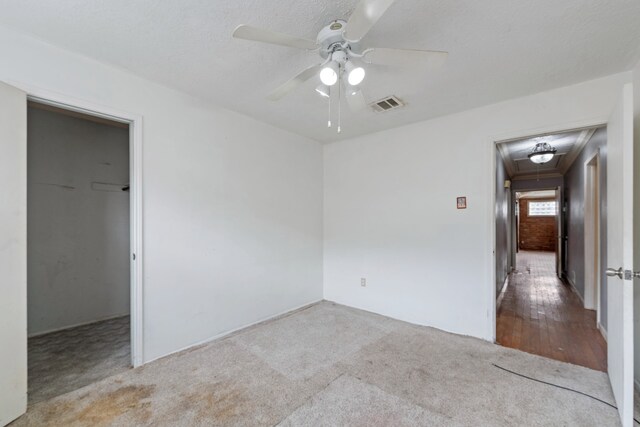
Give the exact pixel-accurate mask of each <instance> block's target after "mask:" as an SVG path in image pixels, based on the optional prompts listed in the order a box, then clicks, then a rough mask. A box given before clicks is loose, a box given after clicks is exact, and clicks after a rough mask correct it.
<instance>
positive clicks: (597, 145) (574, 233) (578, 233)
mask: <svg viewBox="0 0 640 427" xmlns="http://www.w3.org/2000/svg"><path fill="white" fill-rule="evenodd" d="M598 150H600V235H601V240H600V261H601V262H600V272H601V278H600V307H601V312H600V320H601V323H602V326H604V328H605V329H606V326H607V325H606V322H607V280H606V279H607V278H606V275H605V273H604V272H605V270H606V268H607V209H606V206H607V130H606V128H602V129H598V130H597V131H596V132H595V133H594V134H593V136H592V137H591V140H590V141H589V143H588V144H587V145H586V146H585V147H584V148H583V149H582V151H581V152H580V155H579V156H578V158H577V159H576V160H575V162H574V163H573V165H572V166H571V168H570V169H569V170H568V171H567V173H566V174H565V202H566V203H567V213H566V215H567V221H566V224H567V230H566V235H567V236H568V247H569V249H568V251H567V260H566V266H567V267H566V271H565V276H566V277H567V278H569V279H570V280H571V282H572V283H573V285H574V286H575V287H576V289H577V290H578V292H579V293H580V295H582V297H583V298H584V270H585V265H584V188H585V173H584V163H585V161H587V160H588V159H589V158H590V157H591V156H593V154H594V153H595V152H596V151H598Z"/></svg>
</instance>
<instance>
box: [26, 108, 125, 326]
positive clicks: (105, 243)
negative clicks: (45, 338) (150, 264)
mask: <svg viewBox="0 0 640 427" xmlns="http://www.w3.org/2000/svg"><path fill="white" fill-rule="evenodd" d="M27 118H28V121H27V131H28V136H27V139H28V141H27V148H28V154H27V162H28V185H27V189H28V196H27V221H28V236H27V245H28V248H27V251H28V265H27V274H28V330H29V334H30V335H34V334H39V333H43V332H46V331H51V330H57V329H62V328H65V327H69V326H73V325H77V324H82V323H88V322H92V321H96V320H101V319H105V318H109V317H113V316H117V315H125V314H127V313H129V256H128V253H129V193H128V192H122V191H120V192H105V191H94V190H92V189H91V183H92V182H103V183H117V184H124V183H128V182H129V132H128V130H127V129H123V128H117V127H113V126H110V125H106V124H101V123H95V122H90V121H87V120H82V119H79V118H75V117H69V116H66V115H62V114H59V113H56V112H51V111H44V110H41V109H35V108H29V109H28V117H27Z"/></svg>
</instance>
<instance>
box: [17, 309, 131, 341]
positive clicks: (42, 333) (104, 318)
mask: <svg viewBox="0 0 640 427" xmlns="http://www.w3.org/2000/svg"><path fill="white" fill-rule="evenodd" d="M129 315H130V314H129V313H123V314H114V315H110V316H106V317H100V318H98V319H94V320H89V321H88V322H80V323H74V324H72V325H67V326H63V327H61V328H53V329H47V330H45V331H39V332H35V333H32V334H29V335H28V336H27V338H34V337H39V336H41V335H47V334H51V333H53V332H60V331H64V330H67V329H72V328H77V327H78V326H85V325H91V324H92V323H98V322H104V321H105V320H111V319H117V318H118V317H125V316H129Z"/></svg>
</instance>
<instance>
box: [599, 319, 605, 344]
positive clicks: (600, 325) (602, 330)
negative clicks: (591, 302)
mask: <svg viewBox="0 0 640 427" xmlns="http://www.w3.org/2000/svg"><path fill="white" fill-rule="evenodd" d="M597 326H598V330H599V331H600V333H601V334H602V337H603V338H604V340H605V341H606V340H607V330H606V329H605V328H604V326H602V324H601V323H600V322H598V325H597Z"/></svg>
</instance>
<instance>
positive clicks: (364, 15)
mask: <svg viewBox="0 0 640 427" xmlns="http://www.w3.org/2000/svg"><path fill="white" fill-rule="evenodd" d="M394 1H395V0H360V2H359V3H358V5H357V6H356V8H355V10H354V11H353V13H352V14H351V16H350V17H349V20H348V21H344V20H342V19H337V20H335V21H333V22H331V23H330V24H329V25H327V26H326V27H324V28H322V30H320V32H319V33H318V36H317V38H316V40H315V41H314V40H310V39H305V38H301V37H296V36H291V35H288V34H283V33H279V32H275V31H270V30H265V29H261V28H256V27H252V26H249V25H240V26H238V27H237V28H236V29H235V30H234V32H233V37H235V38H238V39H245V40H253V41H258V42H263V43H270V44H276V45H281V46H287V47H293V48H297V49H305V50H310V51H313V50H317V51H318V54H319V55H320V57H321V59H322V61H321V62H320V63H318V64H315V65H312V66H310V67H309V68H307V69H305V70H303V71H302V72H300V73H298V74H297V75H296V76H295V77H293V78H291V79H290V80H288V81H287V82H285V83H284V84H282V85H280V86H279V87H278V88H276V89H275V90H273V91H272V92H271V93H270V94H269V95H268V96H267V98H268V99H270V100H272V101H277V100H279V99H281V98H283V97H284V96H285V95H287V94H288V93H289V92H291V91H293V90H294V89H295V88H297V87H298V86H300V85H301V84H302V83H304V82H306V81H307V80H309V79H310V78H312V77H314V76H319V77H320V85H319V86H318V87H317V88H316V92H318V93H319V94H320V95H322V96H323V97H326V98H330V96H331V88H333V87H335V86H336V84H337V91H338V97H339V98H341V97H342V93H343V92H344V93H345V95H346V96H345V97H346V99H347V103H348V104H349V107H350V108H351V109H352V110H354V111H359V110H362V109H364V108H365V107H366V105H367V103H366V100H365V97H364V95H363V94H362V90H361V89H360V87H359V85H360V83H362V81H363V80H364V78H365V75H366V64H389V65H398V64H400V65H415V64H420V63H426V64H432V65H440V64H442V63H443V62H444V60H445V59H446V58H447V55H448V54H447V52H440V51H430V50H416V49H391V48H375V47H366V48H365V47H364V46H362V45H361V43H360V41H361V40H362V38H363V37H364V36H365V35H366V34H367V33H368V32H369V30H371V28H372V27H373V26H374V25H375V23H376V22H378V20H379V19H380V18H381V17H382V15H384V13H385V12H386V10H387V9H388V8H389V6H391V5H392V4H393V3H394ZM338 108H340V101H338ZM329 114H331V113H329ZM328 124H329V127H331V119H329V123H328ZM338 132H340V124H338Z"/></svg>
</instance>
